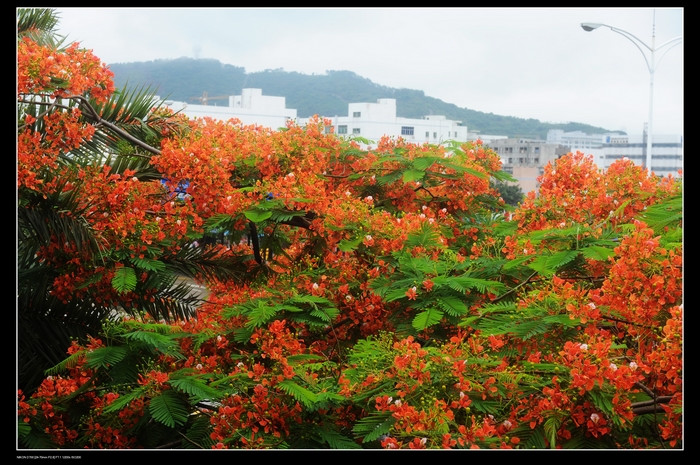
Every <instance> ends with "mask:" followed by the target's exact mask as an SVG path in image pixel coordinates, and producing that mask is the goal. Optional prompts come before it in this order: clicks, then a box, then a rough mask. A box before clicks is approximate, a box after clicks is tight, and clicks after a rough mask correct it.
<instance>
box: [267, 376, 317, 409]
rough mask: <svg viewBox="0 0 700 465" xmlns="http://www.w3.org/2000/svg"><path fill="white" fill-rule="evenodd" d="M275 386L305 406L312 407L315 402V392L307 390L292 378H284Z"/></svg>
mask: <svg viewBox="0 0 700 465" xmlns="http://www.w3.org/2000/svg"><path fill="white" fill-rule="evenodd" d="M277 387H279V388H280V389H281V390H282V391H284V392H286V393H287V394H289V395H290V396H292V397H294V398H295V399H296V400H298V401H299V402H301V403H302V404H303V405H304V406H305V407H307V408H311V407H313V405H314V403H315V402H316V394H314V393H313V392H311V391H309V390H308V389H306V388H305V387H302V386H299V385H298V384H297V383H295V382H294V381H292V380H289V379H286V380H284V381H282V382H280V383H278V384H277Z"/></svg>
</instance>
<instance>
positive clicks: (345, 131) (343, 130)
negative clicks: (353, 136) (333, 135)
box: [338, 124, 348, 134]
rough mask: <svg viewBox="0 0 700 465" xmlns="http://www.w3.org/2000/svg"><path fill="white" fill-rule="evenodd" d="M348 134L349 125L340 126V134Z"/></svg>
mask: <svg viewBox="0 0 700 465" xmlns="http://www.w3.org/2000/svg"><path fill="white" fill-rule="evenodd" d="M347 133H348V125H347V124H341V125H340V126H338V134H347Z"/></svg>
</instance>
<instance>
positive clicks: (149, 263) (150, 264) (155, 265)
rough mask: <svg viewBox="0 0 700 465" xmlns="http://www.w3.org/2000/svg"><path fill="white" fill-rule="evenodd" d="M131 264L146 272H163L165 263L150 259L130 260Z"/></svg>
mask: <svg viewBox="0 0 700 465" xmlns="http://www.w3.org/2000/svg"><path fill="white" fill-rule="evenodd" d="M131 263H133V264H134V265H136V267H137V268H142V269H144V270H148V271H163V270H165V263H163V262H161V261H158V260H153V259H151V258H138V257H135V258H132V259H131Z"/></svg>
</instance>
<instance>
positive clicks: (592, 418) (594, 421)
mask: <svg viewBox="0 0 700 465" xmlns="http://www.w3.org/2000/svg"><path fill="white" fill-rule="evenodd" d="M598 420H600V416H599V415H598V414H597V413H591V421H592V422H593V423H598Z"/></svg>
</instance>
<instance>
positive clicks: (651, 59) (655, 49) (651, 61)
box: [581, 17, 682, 174]
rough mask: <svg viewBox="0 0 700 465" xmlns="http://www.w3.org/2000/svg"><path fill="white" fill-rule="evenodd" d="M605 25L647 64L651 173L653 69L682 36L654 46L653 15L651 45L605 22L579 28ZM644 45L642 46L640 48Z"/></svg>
mask: <svg viewBox="0 0 700 465" xmlns="http://www.w3.org/2000/svg"><path fill="white" fill-rule="evenodd" d="M601 26H602V27H607V28H608V29H610V30H611V31H613V32H617V33H618V34H620V35H621V36H623V37H625V38H626V39H628V40H629V41H630V42H632V43H633V44H634V46H635V47H637V50H639V51H640V52H641V53H642V56H643V57H644V62H645V63H646V65H647V69H648V70H649V127H648V128H647V153H646V166H647V170H648V171H649V173H650V174H651V145H652V144H651V137H652V136H651V135H652V132H651V131H652V116H653V114H654V71H656V67H657V66H658V63H659V62H660V61H661V58H663V56H664V55H665V54H666V53H667V52H668V51H669V50H670V49H671V48H673V46H675V45H678V44H679V43H681V40H682V37H681V36H678V37H674V38H673V39H671V40H669V41H667V42H664V43H663V44H661V45H659V46H658V47H655V46H654V41H655V39H656V17H654V24H653V25H652V29H651V46H649V45H647V44H645V43H644V42H642V41H641V40H640V39H639V38H637V37H635V36H634V35H633V34H631V33H629V32H627V31H625V30H623V29H620V28H617V27H613V26H609V25H607V24H600V23H581V28H583V30H584V31H586V32H591V31H594V30H596V29H598V28H599V27H601ZM642 47H644V48H642ZM664 47H668V48H666V50H664V52H663V54H662V55H661V56H660V57H659V60H658V61H655V57H654V56H655V54H656V52H658V51H660V50H661V49H663V48H664ZM645 49H646V50H648V51H649V52H650V56H649V57H648V58H647V54H646V51H645Z"/></svg>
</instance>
